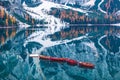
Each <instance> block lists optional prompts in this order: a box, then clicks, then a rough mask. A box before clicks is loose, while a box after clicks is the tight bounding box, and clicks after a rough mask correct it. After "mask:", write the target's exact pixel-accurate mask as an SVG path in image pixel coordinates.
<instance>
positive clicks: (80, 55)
mask: <svg viewBox="0 0 120 80" xmlns="http://www.w3.org/2000/svg"><path fill="white" fill-rule="evenodd" d="M40 31H44V28H27V29H14V28H13V29H4V30H3V29H2V30H1V33H0V37H1V45H0V80H120V77H119V75H120V27H117V26H97V27H96V26H91V27H90V26H89V27H88V26H81V27H80V26H76V27H69V28H66V29H62V30H61V31H58V32H56V33H54V34H50V35H47V36H45V38H46V39H47V38H49V39H51V41H52V42H55V41H63V43H61V44H58V45H53V46H50V47H46V48H44V47H43V45H42V44H40V43H39V42H35V41H34V38H36V37H38V36H39V35H35V36H33V37H30V36H31V35H32V34H34V33H37V32H40ZM32 40H33V41H32ZM67 40H68V42H67ZM26 41H29V42H28V43H27V44H26V45H25V42H26ZM64 41H66V42H64ZM46 44H48V43H46ZM41 50H42V51H41ZM34 52H37V53H39V54H42V55H47V56H53V57H63V58H71V59H74V60H77V61H84V62H91V63H93V64H94V65H95V69H85V68H80V67H78V66H70V65H67V64H66V63H56V62H50V61H44V60H39V59H35V58H30V57H29V54H31V53H34Z"/></svg>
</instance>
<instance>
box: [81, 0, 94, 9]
mask: <svg viewBox="0 0 120 80" xmlns="http://www.w3.org/2000/svg"><path fill="white" fill-rule="evenodd" d="M95 1H96V0H90V1H88V2H86V3H84V4H82V6H91V7H92V6H94V5H95Z"/></svg>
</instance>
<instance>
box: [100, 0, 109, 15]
mask: <svg viewBox="0 0 120 80" xmlns="http://www.w3.org/2000/svg"><path fill="white" fill-rule="evenodd" d="M103 2H104V0H101V2H100V3H99V4H98V10H100V11H101V12H102V13H105V14H106V13H107V12H106V11H104V10H103V9H102V8H101V7H100V6H101V4H102V3H103Z"/></svg>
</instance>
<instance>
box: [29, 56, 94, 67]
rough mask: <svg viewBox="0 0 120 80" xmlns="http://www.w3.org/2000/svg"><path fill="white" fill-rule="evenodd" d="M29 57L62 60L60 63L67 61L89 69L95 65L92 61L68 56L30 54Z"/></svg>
mask: <svg viewBox="0 0 120 80" xmlns="http://www.w3.org/2000/svg"><path fill="white" fill-rule="evenodd" d="M30 57H33V58H34V57H36V58H39V59H42V60H49V61H51V62H62V63H67V64H68V65H71V66H79V67H82V68H89V69H94V68H95V66H94V65H93V64H92V63H88V62H78V61H76V60H73V59H69V58H57V57H50V56H43V55H39V54H30Z"/></svg>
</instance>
